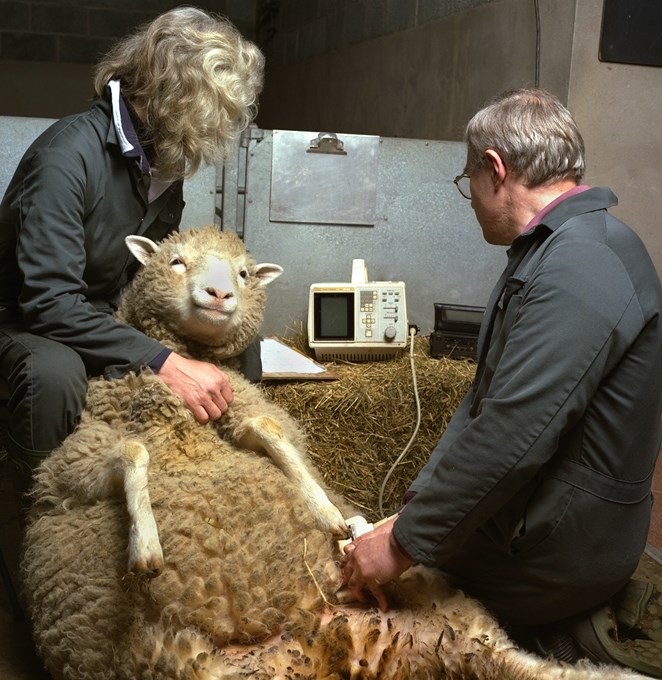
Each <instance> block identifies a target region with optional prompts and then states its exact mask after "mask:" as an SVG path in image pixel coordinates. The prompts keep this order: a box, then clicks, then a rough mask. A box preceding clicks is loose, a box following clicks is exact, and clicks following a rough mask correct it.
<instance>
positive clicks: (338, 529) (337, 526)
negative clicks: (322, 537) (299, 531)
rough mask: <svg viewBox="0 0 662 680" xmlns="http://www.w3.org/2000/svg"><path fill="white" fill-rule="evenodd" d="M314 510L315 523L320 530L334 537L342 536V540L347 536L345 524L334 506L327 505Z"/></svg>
mask: <svg viewBox="0 0 662 680" xmlns="http://www.w3.org/2000/svg"><path fill="white" fill-rule="evenodd" d="M316 510H317V512H316V513H315V515H316V517H317V523H318V524H319V526H320V528H321V529H324V530H325V531H330V532H331V533H332V534H333V535H334V536H342V537H343V538H344V537H346V536H347V534H348V532H349V530H348V528H347V523H346V522H345V518H344V517H343V516H342V513H341V512H340V510H338V508H337V507H336V506H335V505H333V504H332V503H328V504H327V505H324V506H323V507H320V508H317V509H316Z"/></svg>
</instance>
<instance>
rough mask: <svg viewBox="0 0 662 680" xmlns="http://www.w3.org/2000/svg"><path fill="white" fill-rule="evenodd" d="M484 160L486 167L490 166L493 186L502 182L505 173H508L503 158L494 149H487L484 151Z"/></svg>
mask: <svg viewBox="0 0 662 680" xmlns="http://www.w3.org/2000/svg"><path fill="white" fill-rule="evenodd" d="M485 162H486V164H487V167H488V168H490V172H491V175H492V181H493V182H494V186H497V185H498V184H503V182H504V180H505V179H506V175H507V174H508V169H507V168H506V165H505V163H504V162H503V158H501V156H500V155H499V152H498V151H495V150H494V149H487V151H485Z"/></svg>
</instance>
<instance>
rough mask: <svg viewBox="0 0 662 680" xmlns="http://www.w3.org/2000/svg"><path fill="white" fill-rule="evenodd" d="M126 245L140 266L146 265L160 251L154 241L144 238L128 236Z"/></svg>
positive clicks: (125, 240)
mask: <svg viewBox="0 0 662 680" xmlns="http://www.w3.org/2000/svg"><path fill="white" fill-rule="evenodd" d="M124 243H126V247H127V248H128V249H129V250H130V251H131V253H132V254H133V256H134V257H135V258H136V260H138V262H140V264H145V263H146V262H147V260H149V258H150V257H151V256H152V255H154V253H156V252H157V251H158V249H159V247H158V246H157V245H156V243H154V241H151V240H150V239H148V238H145V237H144V236H127V237H126V238H125V239H124Z"/></svg>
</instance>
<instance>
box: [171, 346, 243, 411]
mask: <svg viewBox="0 0 662 680" xmlns="http://www.w3.org/2000/svg"><path fill="white" fill-rule="evenodd" d="M158 376H159V378H161V380H163V382H164V383H165V384H166V385H167V386H168V387H169V388H170V389H171V390H172V391H173V392H174V393H175V394H177V395H178V396H179V397H181V399H182V401H183V402H184V405H185V406H186V407H187V408H188V409H189V410H190V411H191V412H192V413H193V416H194V417H195V419H196V420H197V421H198V422H200V423H207V422H209V421H210V420H218V419H219V418H220V417H221V416H222V415H223V414H224V413H225V412H226V411H227V410H228V406H229V405H230V404H231V403H232V400H233V399H234V393H233V392H232V387H231V385H230V380H229V378H228V376H227V375H226V374H225V373H224V372H223V371H221V369H220V368H218V367H217V366H214V364H210V363H207V362H205V361H196V360H195V359H187V358H186V357H183V356H181V355H180V354H177V353H176V352H171V353H170V355H169V356H168V358H167V359H166V360H165V363H164V364H163V366H161V368H160V370H159V372H158Z"/></svg>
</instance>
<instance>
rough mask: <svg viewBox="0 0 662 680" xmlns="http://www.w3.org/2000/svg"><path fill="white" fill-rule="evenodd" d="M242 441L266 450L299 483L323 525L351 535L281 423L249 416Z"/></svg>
mask: <svg viewBox="0 0 662 680" xmlns="http://www.w3.org/2000/svg"><path fill="white" fill-rule="evenodd" d="M241 429H242V431H241V435H240V437H239V440H238V444H239V445H240V446H243V447H245V448H247V449H251V450H252V451H264V452H266V453H267V454H268V455H269V457H270V458H271V459H272V460H273V462H274V463H275V464H276V465H277V466H278V467H279V468H280V469H281V470H282V471H283V472H284V473H285V476H286V477H288V479H290V480H292V481H293V482H295V483H296V484H297V485H298V486H299V489H300V490H301V493H302V494H303V495H304V498H305V499H306V503H307V504H308V507H309V508H310V509H311V511H312V513H313V515H314V516H315V519H316V520H317V523H318V525H319V527H320V528H322V529H325V530H328V531H331V532H333V533H334V534H336V535H338V536H346V535H347V524H346V523H345V520H344V518H343V516H342V513H341V512H340V510H338V508H337V507H336V506H335V505H333V503H332V502H331V501H330V500H329V497H328V496H327V495H326V492H325V491H324V489H322V487H321V486H320V485H319V484H318V483H317V481H316V480H315V478H314V477H313V476H312V474H311V473H310V471H309V470H308V468H307V467H306V464H305V462H304V458H303V455H302V453H301V452H300V451H299V450H298V449H297V448H296V447H295V446H294V445H293V444H292V442H291V441H290V440H289V439H288V438H287V437H286V436H285V432H284V431H283V428H282V427H281V426H280V424H279V423H278V422H277V421H276V420H275V419H274V418H270V417H269V416H257V417H255V418H249V419H248V420H247V421H246V422H245V423H244V424H243V427H242V428H241Z"/></svg>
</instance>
